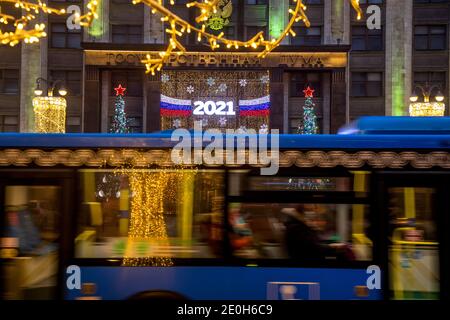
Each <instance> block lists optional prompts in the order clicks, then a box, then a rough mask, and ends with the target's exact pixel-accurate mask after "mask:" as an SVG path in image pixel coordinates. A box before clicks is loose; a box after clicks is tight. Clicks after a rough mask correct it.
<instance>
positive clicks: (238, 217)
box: [229, 205, 253, 253]
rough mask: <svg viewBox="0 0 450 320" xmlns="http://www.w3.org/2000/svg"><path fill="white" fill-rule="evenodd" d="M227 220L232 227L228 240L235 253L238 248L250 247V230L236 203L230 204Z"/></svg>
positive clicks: (251, 240)
mask: <svg viewBox="0 0 450 320" xmlns="http://www.w3.org/2000/svg"><path fill="white" fill-rule="evenodd" d="M229 222H230V225H231V227H232V233H231V235H230V240H231V244H232V246H233V249H234V250H235V253H236V252H237V251H239V250H243V249H248V248H251V247H252V246H253V236H252V230H251V229H250V227H249V225H248V223H247V221H245V219H244V217H243V216H242V214H241V212H240V207H239V206H238V205H234V206H231V209H230V214H229Z"/></svg>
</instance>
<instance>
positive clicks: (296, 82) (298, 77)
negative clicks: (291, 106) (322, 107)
mask: <svg viewBox="0 0 450 320" xmlns="http://www.w3.org/2000/svg"><path fill="white" fill-rule="evenodd" d="M308 86H309V87H311V88H312V89H314V90H315V92H314V97H315V98H320V97H321V96H322V82H321V74H320V73H305V72H299V73H293V74H292V77H291V85H290V96H291V97H301V98H303V97H304V96H305V94H304V92H303V90H305V89H306V88H307V87H308Z"/></svg>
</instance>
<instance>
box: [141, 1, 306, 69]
mask: <svg viewBox="0 0 450 320" xmlns="http://www.w3.org/2000/svg"><path fill="white" fill-rule="evenodd" d="M294 1H295V2H296V6H295V9H289V13H290V14H291V15H292V17H291V19H290V21H289V23H288V24H287V25H286V27H285V29H284V31H283V32H282V33H281V35H280V36H279V37H278V38H277V39H272V40H266V39H265V38H264V32H263V31H261V32H259V33H257V34H256V35H255V36H254V37H253V38H251V39H250V40H247V41H238V40H231V39H227V38H225V37H224V33H223V32H221V33H220V34H219V35H214V34H211V33H209V32H207V31H206V25H205V22H206V21H207V20H208V18H209V16H210V15H211V14H213V13H215V12H217V4H218V2H219V1H218V0H212V1H208V0H205V1H204V2H198V1H194V2H190V3H188V4H186V5H187V7H188V8H190V7H197V8H199V9H200V12H201V14H200V15H199V16H198V17H197V18H196V21H197V22H199V23H200V22H201V23H202V25H201V27H195V26H193V25H191V24H190V23H189V22H187V21H186V20H183V19H182V18H180V17H179V16H177V15H176V14H174V13H173V12H172V11H170V10H169V9H167V8H166V7H165V6H164V5H163V4H162V0H133V4H138V3H144V4H146V5H148V6H150V7H151V8H152V13H157V12H158V13H159V14H161V15H162V16H163V17H162V18H161V20H162V21H164V22H168V24H169V28H167V29H166V33H167V34H168V35H170V40H169V44H168V47H167V49H166V51H164V52H160V53H159V56H158V57H156V58H154V57H151V55H150V54H148V55H147V58H146V59H144V60H143V61H142V62H143V63H144V64H145V66H146V68H147V73H151V74H153V75H154V74H155V72H156V71H160V70H161V69H162V67H163V65H164V63H166V62H167V60H168V59H169V57H170V55H171V54H172V53H177V54H182V53H185V52H186V48H185V47H184V46H183V45H182V44H181V43H180V41H179V40H178V37H182V36H183V35H184V34H185V32H186V33H188V34H189V33H191V32H194V33H196V34H197V41H199V42H202V41H203V40H207V42H208V43H209V46H210V47H211V49H212V50H215V49H218V48H220V45H221V44H223V45H225V46H226V47H227V48H232V47H234V48H235V49H239V47H245V48H253V49H262V51H260V52H259V53H258V57H261V58H264V57H266V56H267V54H269V53H270V52H271V51H273V50H274V49H275V48H276V47H278V46H279V45H280V43H281V42H282V41H283V39H284V38H285V37H287V36H288V35H289V34H290V35H292V36H295V35H296V34H295V32H294V30H293V29H292V27H293V25H294V24H295V23H296V22H299V21H300V20H301V21H303V22H304V24H305V25H306V26H307V27H309V26H310V22H309V20H308V17H307V16H306V13H305V10H306V6H305V5H304V4H303V2H302V0H298V1H297V0H294ZM172 2H173V1H172Z"/></svg>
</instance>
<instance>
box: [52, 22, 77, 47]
mask: <svg viewBox="0 0 450 320" xmlns="http://www.w3.org/2000/svg"><path fill="white" fill-rule="evenodd" d="M50 30H51V31H50V32H51V35H50V43H51V47H52V48H71V49H81V31H80V30H68V29H67V26H66V24H65V23H52V24H51V26H50Z"/></svg>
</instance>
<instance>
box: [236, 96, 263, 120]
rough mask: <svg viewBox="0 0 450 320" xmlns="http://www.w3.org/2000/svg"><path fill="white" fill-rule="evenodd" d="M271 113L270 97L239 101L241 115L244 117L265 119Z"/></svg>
mask: <svg viewBox="0 0 450 320" xmlns="http://www.w3.org/2000/svg"><path fill="white" fill-rule="evenodd" d="M269 113H270V95H269V96H265V97H262V98H258V99H252V100H239V115H240V116H243V117H264V116H268V115H269Z"/></svg>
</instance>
